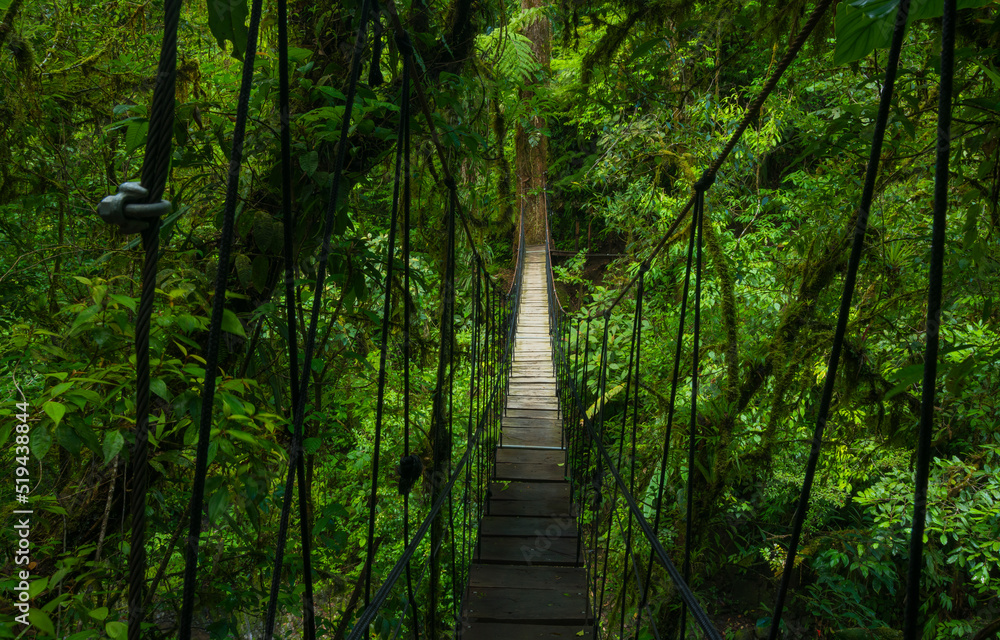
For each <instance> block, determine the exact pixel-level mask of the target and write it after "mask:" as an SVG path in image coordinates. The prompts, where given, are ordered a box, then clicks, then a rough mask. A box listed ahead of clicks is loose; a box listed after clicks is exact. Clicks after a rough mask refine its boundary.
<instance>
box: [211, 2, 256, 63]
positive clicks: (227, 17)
mask: <svg viewBox="0 0 1000 640" xmlns="http://www.w3.org/2000/svg"><path fill="white" fill-rule="evenodd" d="M249 15H250V12H249V10H248V9H247V0H208V28H209V29H211V30H212V35H214V36H215V39H216V40H217V41H218V42H219V46H220V47H222V48H223V49H225V48H226V40H229V41H230V42H232V43H233V57H234V58H236V59H237V60H242V59H243V52H244V51H246V48H247V32H248V29H247V16H249Z"/></svg>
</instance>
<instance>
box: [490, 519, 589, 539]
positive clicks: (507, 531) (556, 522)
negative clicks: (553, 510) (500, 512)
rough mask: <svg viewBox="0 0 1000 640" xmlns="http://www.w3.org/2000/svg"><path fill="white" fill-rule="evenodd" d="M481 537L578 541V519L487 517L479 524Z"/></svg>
mask: <svg viewBox="0 0 1000 640" xmlns="http://www.w3.org/2000/svg"><path fill="white" fill-rule="evenodd" d="M479 535H483V536H520V537H524V536H529V537H530V536H535V537H536V538H537V537H541V538H573V539H574V540H575V539H576V519H575V518H574V517H573V516H571V515H570V514H568V513H567V514H563V515H562V516H561V517H556V516H553V517H550V518H538V517H526V518H511V517H507V516H486V517H485V518H483V521H482V522H481V523H480V524H479Z"/></svg>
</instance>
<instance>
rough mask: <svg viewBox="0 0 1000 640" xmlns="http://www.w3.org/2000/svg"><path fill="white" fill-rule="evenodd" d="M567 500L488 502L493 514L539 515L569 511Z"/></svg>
mask: <svg viewBox="0 0 1000 640" xmlns="http://www.w3.org/2000/svg"><path fill="white" fill-rule="evenodd" d="M569 507H570V504H569V500H568V499H567V500H533V501H526V500H498V501H496V502H493V501H491V502H490V515H493V516H541V517H543V518H545V517H548V516H551V515H552V514H558V513H567V512H569Z"/></svg>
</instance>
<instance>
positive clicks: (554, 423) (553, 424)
mask: <svg viewBox="0 0 1000 640" xmlns="http://www.w3.org/2000/svg"><path fill="white" fill-rule="evenodd" d="M501 424H502V425H503V426H505V427H522V428H542V429H555V430H556V431H558V430H559V429H560V428H561V427H562V420H557V419H555V418H515V417H513V416H507V417H505V418H504V419H503V422H502V423H501Z"/></svg>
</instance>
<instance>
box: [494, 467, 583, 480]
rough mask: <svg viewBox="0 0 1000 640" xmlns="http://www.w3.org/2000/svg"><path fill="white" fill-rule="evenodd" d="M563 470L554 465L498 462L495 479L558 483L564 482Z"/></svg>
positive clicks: (564, 473) (564, 474)
mask: <svg viewBox="0 0 1000 640" xmlns="http://www.w3.org/2000/svg"><path fill="white" fill-rule="evenodd" d="M563 469H564V467H560V466H558V465H555V464H531V463H528V462H498V463H497V465H496V479H497V480H527V481H538V480H548V481H552V482H560V481H565V480H566V472H565V471H564V470H563Z"/></svg>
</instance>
